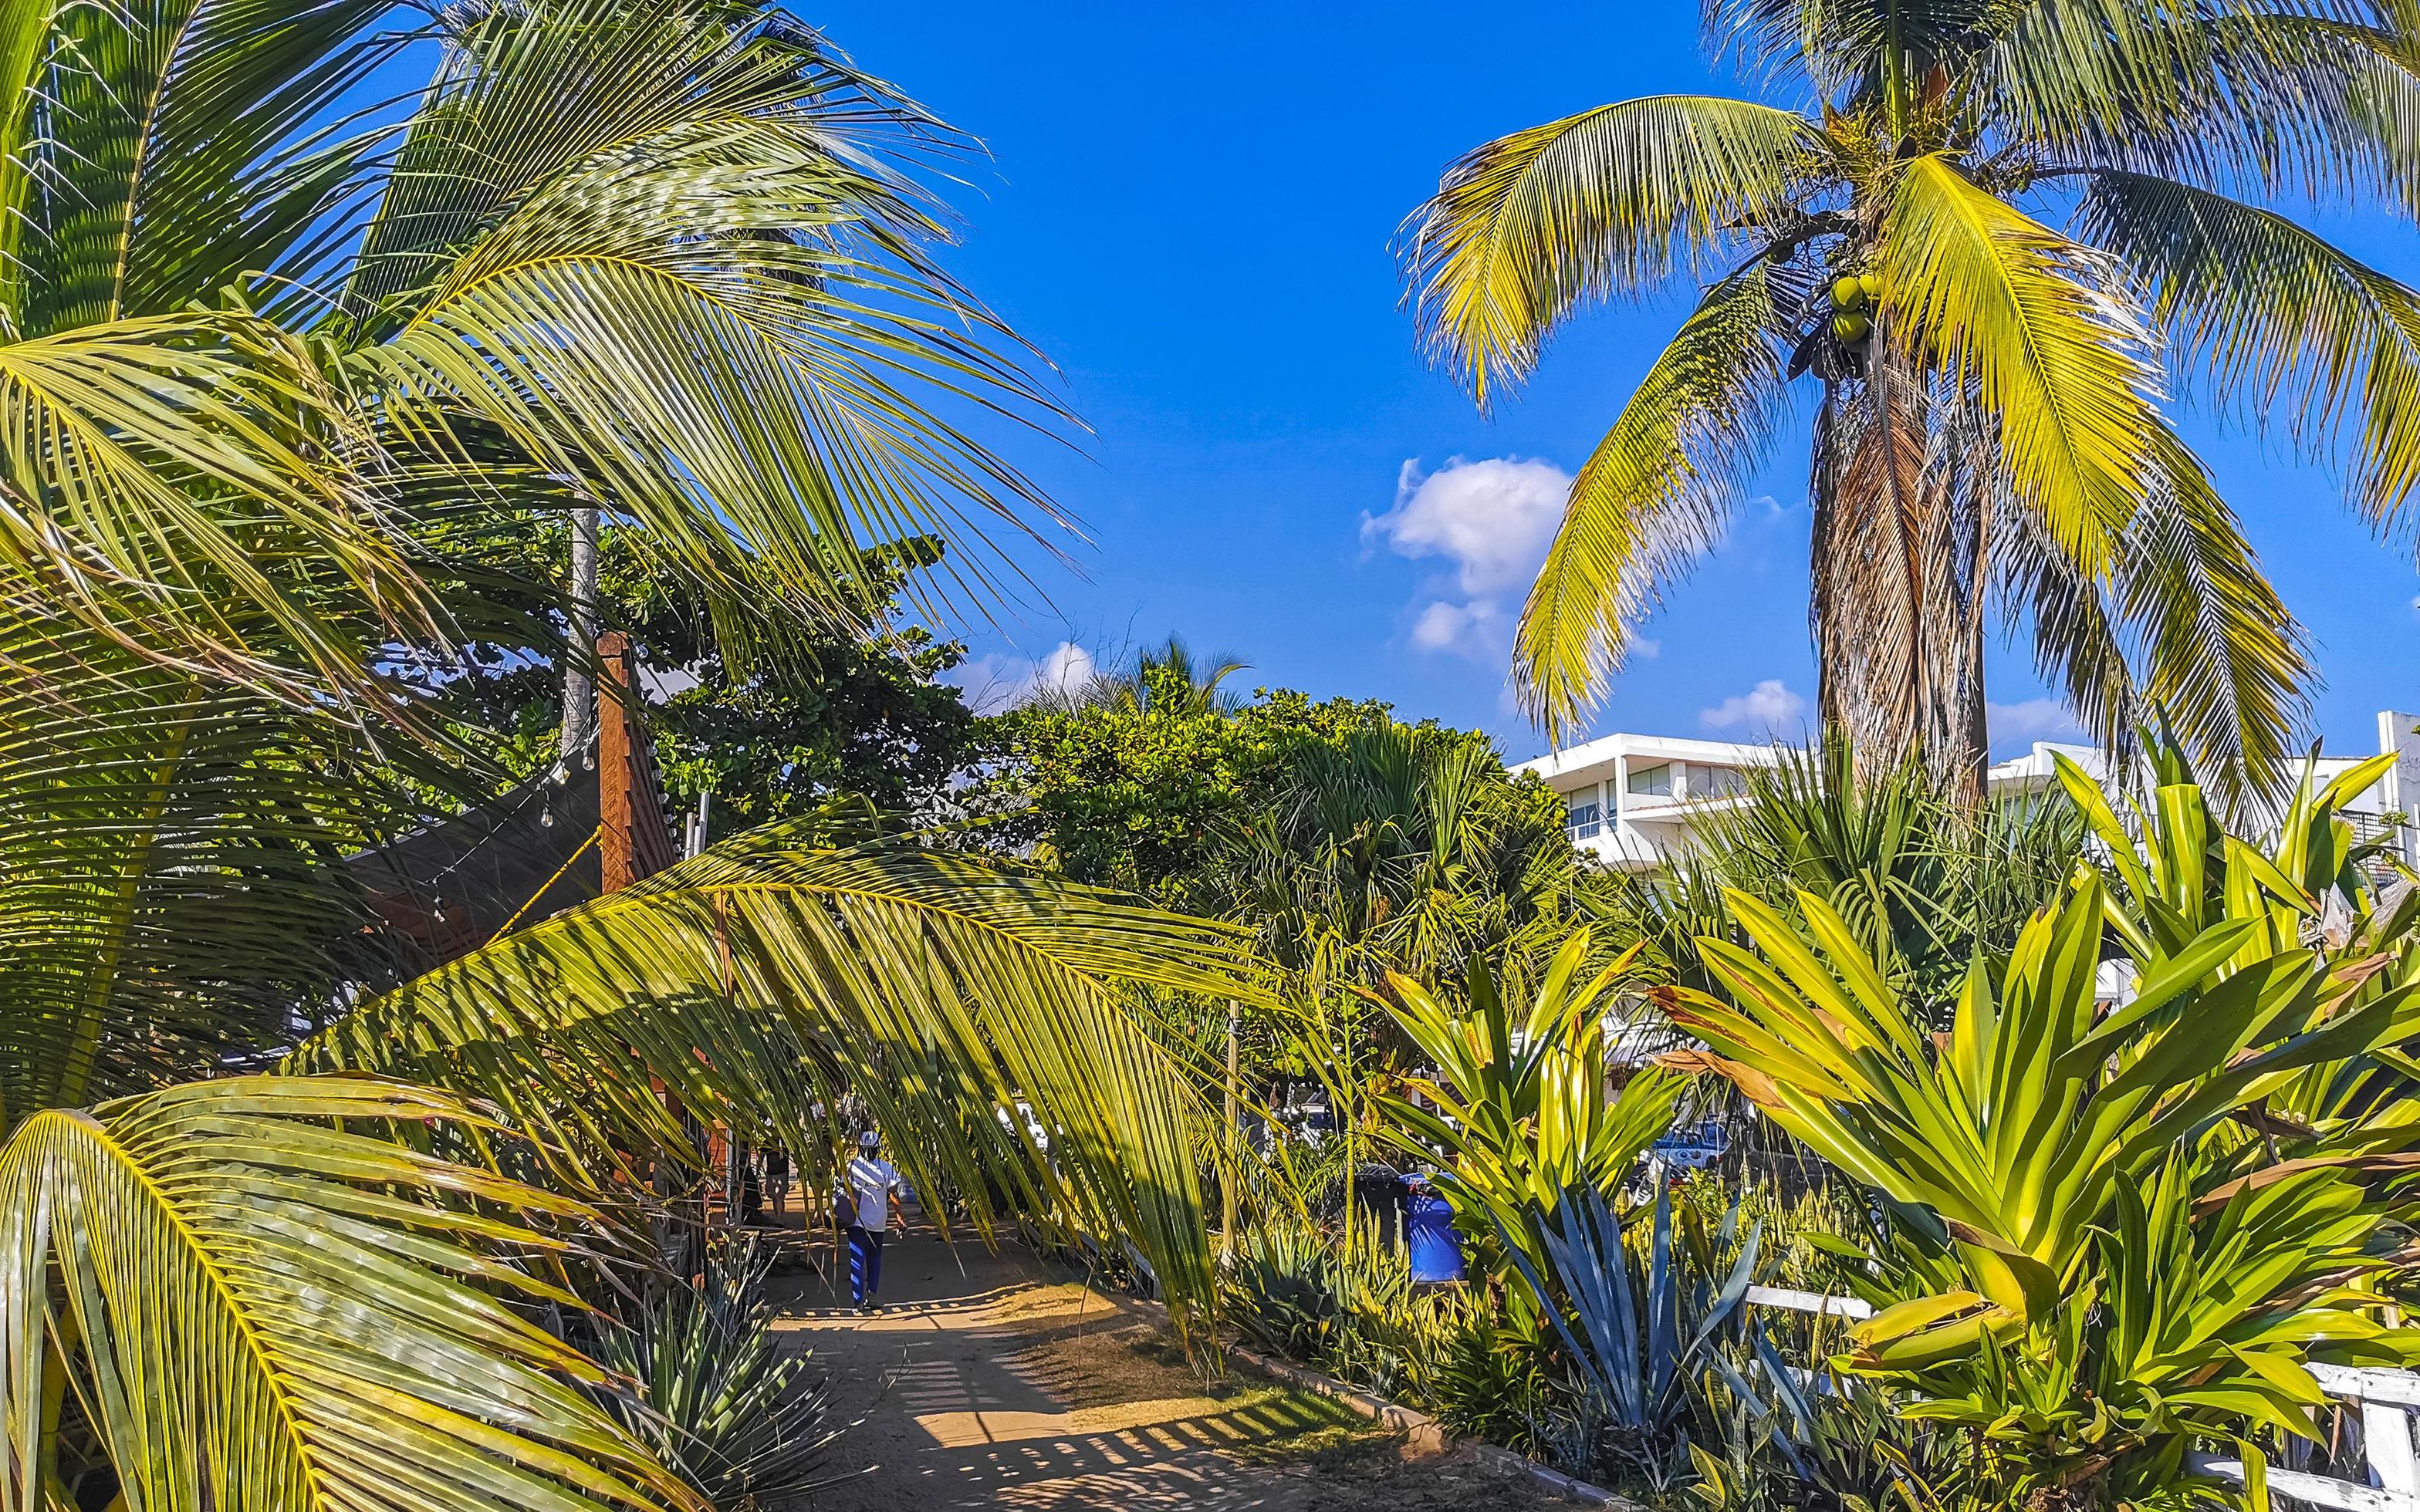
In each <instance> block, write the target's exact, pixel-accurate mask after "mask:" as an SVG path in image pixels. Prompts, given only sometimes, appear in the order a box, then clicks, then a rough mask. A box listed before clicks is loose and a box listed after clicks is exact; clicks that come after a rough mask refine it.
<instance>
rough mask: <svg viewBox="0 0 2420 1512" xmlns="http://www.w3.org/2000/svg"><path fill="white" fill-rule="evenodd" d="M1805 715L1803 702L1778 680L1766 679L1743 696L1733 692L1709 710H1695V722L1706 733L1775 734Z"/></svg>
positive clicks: (1805, 704) (1805, 710) (1804, 703)
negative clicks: (1712, 731)
mask: <svg viewBox="0 0 2420 1512" xmlns="http://www.w3.org/2000/svg"><path fill="white" fill-rule="evenodd" d="M1806 712H1807V701H1806V700H1805V699H1803V698H1800V697H1799V696H1798V695H1797V694H1795V693H1792V691H1790V688H1789V687H1788V686H1787V685H1785V684H1784V683H1783V682H1782V681H1781V679H1780V678H1778V677H1768V678H1766V679H1765V680H1764V681H1762V682H1761V683H1759V684H1757V685H1756V686H1755V687H1752V688H1749V689H1748V690H1747V691H1746V692H1745V693H1734V694H1732V695H1731V696H1730V698H1727V699H1725V700H1723V701H1722V702H1720V703H1717V704H1715V705H1714V707H1713V708H1711V709H1699V711H1698V722H1699V724H1702V725H1704V726H1705V727H1706V728H1707V729H1709V730H1746V731H1749V732H1751V733H1756V734H1779V733H1784V732H1783V730H1782V727H1783V726H1784V725H1787V724H1789V723H1790V722H1791V721H1792V720H1794V719H1796V718H1798V717H1799V716H1801V715H1803V714H1805V713H1806Z"/></svg>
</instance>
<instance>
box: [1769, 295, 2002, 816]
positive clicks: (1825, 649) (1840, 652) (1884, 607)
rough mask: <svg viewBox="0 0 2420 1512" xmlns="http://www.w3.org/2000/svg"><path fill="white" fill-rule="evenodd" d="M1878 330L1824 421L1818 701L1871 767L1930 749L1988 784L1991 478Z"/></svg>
mask: <svg viewBox="0 0 2420 1512" xmlns="http://www.w3.org/2000/svg"><path fill="white" fill-rule="evenodd" d="M1884 349H1885V348H1884V344H1883V343H1882V342H1881V341H1880V340H1879V339H1877V341H1876V342H1875V343H1874V348H1873V355H1872V357H1871V359H1870V361H1871V363H1872V366H1871V367H1870V369H1869V371H1868V372H1866V373H1864V374H1861V375H1842V377H1841V378H1838V379H1837V380H1836V381H1835V382H1834V383H1833V384H1831V385H1830V386H1829V388H1828V390H1827V392H1826V394H1825V397H1824V403H1823V410H1822V412H1821V414H1820V415H1819V417H1818V419H1817V423H1816V435H1815V455H1814V467H1813V471H1812V476H1811V480H1810V482H1811V488H1810V491H1811V493H1812V496H1813V501H1814V539H1813V541H1812V544H1811V547H1810V556H1811V561H1810V563H1809V569H1810V572H1809V581H1810V587H1809V596H1808V601H1807V609H1808V619H1809V627H1810V629H1811V631H1812V633H1813V637H1814V640H1815V653H1816V668H1817V680H1818V694H1817V704H1816V706H1817V713H1818V717H1820V718H1821V720H1822V721H1823V728H1824V730H1825V732H1826V733H1827V734H1830V735H1832V736H1835V737H1838V738H1842V739H1845V740H1846V741H1847V742H1848V744H1849V747H1850V749H1851V752H1852V754H1853V756H1854V770H1855V771H1856V772H1857V773H1859V774H1860V775H1868V774H1871V773H1874V772H1877V771H1887V770H1890V769H1892V768H1895V767H1897V766H1898V765H1900V764H1901V763H1904V762H1911V761H1913V762H1919V763H1921V764H1923V765H1924V766H1925V767H1926V768H1927V769H1928V770H1930V771H1932V772H1934V773H1936V774H1939V775H1940V776H1941V777H1942V778H1943V779H1945V780H1947V781H1949V782H1950V783H1951V784H1952V785H1953V786H1955V787H1957V788H1958V789H1959V790H1961V791H1962V792H1963V793H1966V794H1968V795H1972V796H1975V797H1979V796H1980V795H1981V792H1982V784H1983V773H1984V767H1983V758H1984V752H1985V748H1986V742H1985V734H1984V703H1983V610H1984V593H1983V589H1984V580H1985V571H1986V567H1985V558H1984V555H1983V529H1984V514H1983V509H1984V505H1983V499H1984V498H1985V497H1986V493H1985V491H1984V490H1982V489H1980V488H1978V487H1977V486H1974V485H1973V480H1971V479H1969V478H1968V477H1966V476H1965V475H1963V474H1962V472H1961V471H1960V470H1959V469H1958V468H1957V467H1956V466H1953V465H1951V463H1952V461H1953V460H1954V459H1955V458H1956V457H1957V456H1958V455H1959V450H1958V446H1957V441H1958V438H1956V437H1954V436H1950V435H1946V434H1943V433H1942V432H1941V431H1940V430H1939V428H1938V420H1937V417H1940V416H1942V415H1943V414H1945V413H1947V414H1953V415H1954V414H1955V413H1956V412H1957V408H1956V407H1955V406H1954V405H1939V404H1936V403H1935V402H1934V396H1933V395H1932V394H1931V393H1927V392H1925V391H1924V390H1923V389H1922V388H1921V387H1920V386H1919V385H1918V384H1917V383H1916V382H1915V381H1914V379H1913V377H1912V376H1911V375H1908V374H1905V373H1901V372H1899V371H1896V370H1895V368H1894V367H1893V365H1892V364H1890V363H1888V361H1887V359H1886V358H1885V357H1884V356H1883V351H1884Z"/></svg>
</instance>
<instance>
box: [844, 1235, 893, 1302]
mask: <svg viewBox="0 0 2420 1512" xmlns="http://www.w3.org/2000/svg"><path fill="white" fill-rule="evenodd" d="M885 1237H886V1236H885V1235H884V1234H883V1231H882V1230H881V1229H879V1228H861V1227H858V1226H857V1225H855V1224H851V1225H849V1226H848V1299H849V1301H851V1302H853V1303H855V1304H858V1305H859V1306H860V1307H862V1306H864V1305H865V1304H867V1303H868V1302H870V1301H872V1300H873V1297H874V1293H875V1290H876V1288H878V1287H880V1286H881V1285H882V1241H883V1239H884V1238H885Z"/></svg>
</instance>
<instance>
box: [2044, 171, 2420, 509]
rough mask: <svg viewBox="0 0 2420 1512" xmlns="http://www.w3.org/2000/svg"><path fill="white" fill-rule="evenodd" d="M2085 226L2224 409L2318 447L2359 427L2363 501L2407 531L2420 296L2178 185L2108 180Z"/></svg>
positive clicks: (2352, 447)
mask: <svg viewBox="0 0 2420 1512" xmlns="http://www.w3.org/2000/svg"><path fill="white" fill-rule="evenodd" d="M2081 217H2082V223H2083V226H2084V234H2085V235H2086V236H2088V237H2090V238H2091V239H2093V240H2094V241H2096V242H2098V243H2100V244H2101V245H2102V246H2105V247H2107V248H2108V249H2109V250H2110V251H2111V252H2113V253H2115V254H2116V255H2118V256H2120V257H2122V258H2124V259H2125V260H2126V262H2127V264H2128V265H2129V266H2130V267H2131V268H2133V269H2134V270H2136V271H2137V272H2138V273H2139V274H2140V276H2141V277H2142V278H2143V279H2144V280H2145V281H2146V282H2147V283H2149V285H2150V286H2151V288H2152V290H2153V292H2154V294H2155V296H2156V300H2157V309H2158V312H2159V315H2160V318H2161V320H2162V321H2163V323H2164V325H2165V326H2166V327H2167V329H2168V330H2169V332H2171V333H2172V334H2173V335H2174V337H2175V338H2176V343H2177V349H2178V351H2179V352H2180V355H2182V356H2184V357H2187V358H2190V360H2191V365H2192V366H2193V367H2194V368H2195V369H2197V370H2199V371H2201V372H2204V373H2207V374H2208V376H2209V380H2210V382H2211V386H2212V388H2213V389H2214V390H2215V392H2216V393H2218V394H2219V395H2220V397H2221V398H2222V399H2224V400H2226V401H2228V402H2231V403H2234V404H2236V405H2238V406H2240V407H2241V408H2242V409H2243V410H2245V411H2246V412H2248V413H2250V414H2251V415H2253V416H2255V417H2257V419H2258V420H2259V421H2261V422H2263V423H2268V422H2270V421H2272V420H2274V421H2275V422H2276V423H2277V424H2280V425H2281V427H2282V428H2284V429H2285V430H2286V431H2287V432H2288V434H2289V435H2290V436H2292V437H2293V438H2294V439H2296V440H2300V441H2303V442H2304V443H2306V444H2311V445H2315V446H2316V445H2320V444H2324V443H2325V442H2326V441H2327V440H2328V439H2329V438H2330V437H2332V436H2334V435H2335V434H2337V433H2338V432H2339V430H2340V424H2339V423H2340V422H2341V421H2344V420H2347V419H2357V420H2358V422H2359V440H2358V441H2356V442H2351V443H2350V444H2348V445H2347V446H2346V448H2345V450H2346V453H2347V455H2348V456H2349V460H2350V471H2351V473H2352V480H2353V486H2354V492H2355V501H2356V502H2357V504H2358V505H2359V507H2360V508H2361V509H2362V510H2363V511H2364V512H2365V513H2366V515H2367V516H2368V517H2370V518H2371V519H2372V520H2373V521H2374V522H2376V523H2377V524H2379V525H2381V527H2396V526H2398V525H2400V523H2401V522H2402V520H2403V517H2404V514H2405V510H2406V506H2407V505H2408V503H2409V501H2410V499H2411V496H2412V488H2413V486H2415V485H2420V293H2415V292H2414V291H2412V289H2411V288H2409V287H2407V286H2406V285H2403V284H2401V283H2399V282H2397V280H2395V279H2393V278H2390V277H2388V276H2387V275H2386V274H2384V273H2381V272H2380V271H2378V270H2375V269H2373V268H2369V267H2366V266H2365V265H2364V264H2362V263H2360V262H2357V261H2355V260H2354V259H2352V258H2351V257H2349V256H2347V255H2345V254H2343V253H2342V252H2339V251H2338V250H2336V249H2335V247H2333V246H2330V245H2329V244H2328V243H2327V242H2326V241H2324V240H2322V239H2319V237H2317V236H2315V235H2313V234H2312V233H2311V232H2309V231H2307V230H2304V228H2303V227H2301V226H2299V225H2296V224H2294V223H2293V222H2291V221H2289V220H2288V219H2286V218H2285V217H2284V216H2282V215H2279V214H2277V213H2276V212H2274V211H2273V210H2266V209H2261V208H2257V207H2254V206H2250V205H2245V204H2242V203H2241V202H2239V201H2236V200H2232V199H2228V198H2226V196H2224V195H2221V194H2215V193H2211V192H2209V191H2207V190H2202V189H2195V188H2194V187H2192V186H2190V185H2187V184H2180V183H2177V182H2174V181H2172V180H2169V179H2164V178H2156V177H2149V176H2147V175H2142V174H2127V173H2114V172H2111V173H2097V174H2094V175H2093V176H2092V177H2091V178H2090V181H2089V185H2088V187H2087V189H2086V193H2085V196H2084V202H2083V206H2082V208H2081Z"/></svg>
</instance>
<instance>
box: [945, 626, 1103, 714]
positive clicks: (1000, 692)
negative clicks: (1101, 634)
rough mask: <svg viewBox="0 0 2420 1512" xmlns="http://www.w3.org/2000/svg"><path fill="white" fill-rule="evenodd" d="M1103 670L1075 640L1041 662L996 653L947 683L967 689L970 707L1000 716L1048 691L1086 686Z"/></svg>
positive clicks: (964, 666) (973, 662)
mask: <svg viewBox="0 0 2420 1512" xmlns="http://www.w3.org/2000/svg"><path fill="white" fill-rule="evenodd" d="M1099 670H1100V665H1099V663H1098V662H1096V661H1095V660H1094V657H1093V654H1092V653H1091V652H1089V651H1087V650H1085V649H1084V648H1083V647H1082V646H1079V645H1078V644H1077V643H1076V642H1075V641H1073V640H1062V641H1060V642H1059V644H1058V645H1056V646H1054V647H1052V648H1051V649H1050V651H1049V652H1048V653H1047V654H1046V655H1045V656H1043V657H1042V659H1041V660H1039V661H1034V660H1031V659H1029V658H1027V657H1024V656H1008V655H1005V654H1003V653H1001V652H993V653H992V654H991V655H989V656H977V657H974V658H973V659H972V660H970V661H967V662H965V663H963V664H961V665H960V666H958V667H957V668H955V669H954V671H952V672H951V673H950V675H949V677H948V679H947V681H949V682H953V683H955V684H956V685H957V686H958V687H962V688H964V689H965V690H966V694H967V703H968V706H969V707H970V708H972V709H973V710H974V711H975V712H976V713H977V714H998V713H1000V712H1001V710H1002V709H1010V708H1015V707H1016V705H1017V704H1019V703H1022V702H1025V701H1026V700H1028V699H1030V698H1032V697H1033V695H1035V694H1036V693H1040V692H1044V691H1054V692H1055V691H1063V690H1071V689H1074V688H1078V687H1083V686H1084V685H1085V684H1086V683H1089V682H1091V681H1092V680H1093V675H1094V673H1095V672H1096V671H1099Z"/></svg>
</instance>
